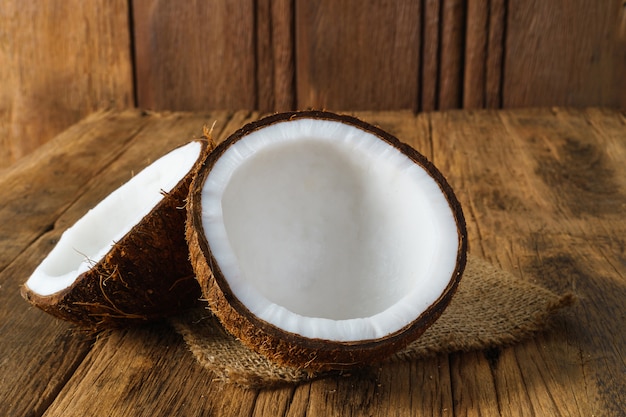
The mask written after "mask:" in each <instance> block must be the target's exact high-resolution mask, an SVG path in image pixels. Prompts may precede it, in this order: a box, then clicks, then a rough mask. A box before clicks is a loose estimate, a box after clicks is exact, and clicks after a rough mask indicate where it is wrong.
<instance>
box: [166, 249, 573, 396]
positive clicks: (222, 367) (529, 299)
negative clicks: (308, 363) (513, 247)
mask: <svg viewBox="0 0 626 417" xmlns="http://www.w3.org/2000/svg"><path fill="white" fill-rule="evenodd" d="M574 301H575V297H574V296H573V295H572V294H571V293H568V294H565V295H557V294H555V293H553V292H552V291H549V290H547V289H545V288H543V287H541V286H539V285H535V284H532V283H530V282H527V281H524V280H520V279H518V278H517V277H515V276H514V275H512V274H510V273H508V272H506V271H503V270H501V269H499V268H496V267H495V266H493V265H491V264H490V263H488V262H486V261H484V260H482V259H480V258H476V257H472V256H469V257H468V262H467V266H466V269H465V273H464V276H463V279H462V280H461V284H460V285H459V288H458V290H457V293H456V295H455V296H454V298H453V300H452V302H451V303H450V305H449V306H448V308H447V309H446V310H445V311H444V313H443V314H442V316H441V317H440V318H439V320H437V321H436V322H435V323H434V324H433V325H432V326H431V327H430V328H429V329H428V330H427V331H426V332H425V333H424V334H423V335H422V336H421V337H420V338H419V339H418V340H416V341H415V342H413V343H412V344H410V345H409V346H408V347H407V348H405V349H404V350H402V351H400V352H398V353H396V354H394V355H392V356H391V357H389V358H387V359H386V360H385V361H384V362H382V364H378V366H381V365H382V366H384V363H386V362H398V361H415V360H418V359H423V358H426V357H429V356H434V355H437V354H441V353H451V352H459V351H472V350H483V349H490V348H495V347H499V346H505V345H510V344H513V343H517V342H519V341H521V340H523V339H526V338H528V337H530V336H531V335H532V334H534V333H536V332H537V331H540V330H542V329H544V328H545V327H546V325H547V323H548V319H549V317H550V316H551V315H552V314H553V313H554V312H555V311H557V310H559V309H561V308H563V307H567V306H569V305H571V304H572V303H573V302H574ZM171 322H172V325H173V326H174V328H175V329H176V331H178V332H179V333H180V334H181V335H182V336H183V338H184V340H185V342H186V343H187V345H188V347H189V349H190V350H191V352H192V353H193V355H194V356H195V358H196V359H197V360H198V362H199V363H200V364H201V365H202V366H203V367H205V368H207V369H209V370H211V371H212V372H213V373H214V375H215V378H216V379H217V380H220V381H224V382H228V383H233V384H236V385H239V386H242V387H247V388H258V387H271V386H277V385H281V384H297V383H301V382H305V381H310V380H313V379H317V378H322V377H329V376H332V375H337V373H333V372H327V373H308V372H306V371H304V370H302V369H295V368H289V367H284V366H278V365H275V364H273V363H272V362H270V361H269V360H267V359H266V358H265V357H264V356H262V355H259V354H257V353H255V352H253V351H252V350H250V349H248V348H247V347H246V346H244V345H243V344H242V343H240V342H239V341H238V340H236V339H235V338H233V337H232V336H230V335H229V334H228V333H227V332H226V331H225V330H224V329H223V328H222V326H221V325H220V323H219V321H218V320H217V318H216V317H215V316H213V315H212V314H211V312H210V311H208V310H207V309H206V308H198V309H195V310H192V311H190V312H188V313H187V314H186V315H183V316H179V317H175V318H173V319H172V321H171Z"/></svg>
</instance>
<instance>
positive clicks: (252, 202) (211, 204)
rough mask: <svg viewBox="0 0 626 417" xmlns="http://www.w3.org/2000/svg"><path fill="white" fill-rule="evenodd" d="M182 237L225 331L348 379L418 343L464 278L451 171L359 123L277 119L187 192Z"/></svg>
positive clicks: (230, 148)
mask: <svg viewBox="0 0 626 417" xmlns="http://www.w3.org/2000/svg"><path fill="white" fill-rule="evenodd" d="M189 203H190V205H189V206H188V220H187V239H188V241H189V246H190V254H191V260H192V264H193V266H194V270H195V272H196V276H197V279H198V280H199V282H200V285H201V288H202V291H203V294H204V296H205V297H206V299H207V300H208V303H209V306H210V308H211V309H212V310H213V312H214V313H215V314H216V315H217V316H218V318H219V319H220V321H221V322H222V324H223V326H224V327H225V328H226V330H228V331H229V332H230V333H231V334H233V335H234V336H235V337H237V338H239V339H241V341H242V342H244V343H245V344H246V345H247V346H248V347H250V348H251V349H253V350H255V351H256V352H258V353H261V354H263V355H265V356H267V357H268V358H269V359H270V360H273V361H274V362H277V363H279V364H283V365H289V366H296V367H301V368H307V369H310V370H323V369H345V368H351V367H354V366H359V365H363V364H367V363H371V362H374V361H377V360H381V359H383V358H384V357H386V356H387V355H390V354H391V353H394V352H396V351H398V350H399V349H401V348H403V347H405V346H406V345H407V344H408V343H410V342H411V341H413V340H415V339H416V338H417V337H419V336H420V335H421V334H422V333H423V332H424V330H425V329H426V328H427V327H428V326H429V325H430V324H431V323H432V322H433V321H434V320H436V319H437V317H439V315H440V314H441V313H442V311H443V310H444V308H445V307H446V306H447V304H448V303H449V301H450V299H451V297H452V295H453V293H454V291H455V289H456V287H457V285H458V283H459V280H460V278H461V275H462V272H463V269H464V266H465V257H466V249H467V232H466V228H465V221H464V218H463V214H462V211H461V207H460V205H459V202H458V201H457V199H456V197H455V195H454V193H453V191H452V189H451V188H450V186H449V185H448V183H447V182H446V180H445V179H444V177H443V176H442V174H441V173H440V172H439V171H438V170H437V169H436V168H435V167H434V166H433V165H432V164H431V163H430V162H429V161H428V160H427V159H426V158H425V157H424V156H422V155H421V154H419V153H418V152H417V151H416V150H414V149H413V148H411V147H409V146H407V145H405V144H402V143H401V142H399V141H398V139H396V138H395V137H393V136H392V135H390V134H388V133H386V132H384V131H382V130H380V129H378V128H376V127H374V126H371V125H369V124H367V123H364V122H362V121H360V120H358V119H356V118H353V117H349V116H344V115H337V114H333V113H329V112H319V111H305V112H292V113H282V114H276V115H273V116H269V117H267V118H264V119H262V120H260V121H257V122H253V123H251V124H248V125H246V126H244V127H243V128H242V129H240V130H238V131H237V132H235V133H234V134H233V135H231V136H230V137H229V138H228V139H227V140H226V141H224V142H223V143H222V144H220V145H219V146H218V147H217V148H216V149H215V150H214V151H213V152H212V153H210V154H208V155H207V159H206V161H205V162H204V164H203V166H202V167H201V169H200V170H199V172H198V175H197V176H196V178H195V179H194V182H193V184H192V186H191V191H190V197H189Z"/></svg>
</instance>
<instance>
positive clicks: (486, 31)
mask: <svg viewBox="0 0 626 417" xmlns="http://www.w3.org/2000/svg"><path fill="white" fill-rule="evenodd" d="M505 9H506V0H489V1H482V0H468V1H467V23H466V24H467V30H466V35H465V65H464V69H463V70H464V72H463V108H464V109H481V108H499V107H500V106H501V82H502V56H503V51H504V29H505V21H504V19H505Z"/></svg>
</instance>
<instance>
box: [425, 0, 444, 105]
mask: <svg viewBox="0 0 626 417" xmlns="http://www.w3.org/2000/svg"><path fill="white" fill-rule="evenodd" d="M441 1H442V0H425V1H424V7H423V16H424V18H423V21H422V25H423V37H422V71H421V83H420V84H421V87H422V88H421V106H420V107H421V110H422V111H426V112H428V111H433V110H435V109H437V106H438V93H437V92H438V90H439V44H440V36H439V33H440V22H441Z"/></svg>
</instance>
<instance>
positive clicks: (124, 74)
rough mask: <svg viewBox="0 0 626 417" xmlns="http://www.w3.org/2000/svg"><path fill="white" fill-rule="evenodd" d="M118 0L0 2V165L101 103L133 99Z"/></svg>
mask: <svg viewBox="0 0 626 417" xmlns="http://www.w3.org/2000/svg"><path fill="white" fill-rule="evenodd" d="M127 28H128V6H127V4H126V1H125V0H115V1H107V0H97V1H92V2H83V1H79V0H71V1H62V2H41V1H33V0H26V1H22V0H19V1H17V0H15V1H13V0H9V1H3V2H2V4H1V5H0V63H1V64H0V170H2V169H3V168H6V167H8V166H9V165H11V164H12V163H13V162H15V161H16V160H17V159H19V158H20V157H22V156H23V155H25V154H27V153H29V152H31V151H32V150H34V149H35V148H37V147H39V146H40V145H41V144H43V143H45V142H46V141H48V140H49V139H51V138H53V137H54V136H55V135H56V134H58V133H60V132H61V131H63V130H64V129H66V128H68V127H69V126H70V125H72V124H74V123H76V122H78V121H79V120H80V119H82V118H83V117H85V116H87V115H88V114H90V113H92V112H94V111H95V110H97V109H100V108H118V109H119V108H124V107H128V106H132V105H133V85H132V64H131V59H130V49H129V48H128V45H129V43H130V37H129V34H128V30H127Z"/></svg>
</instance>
